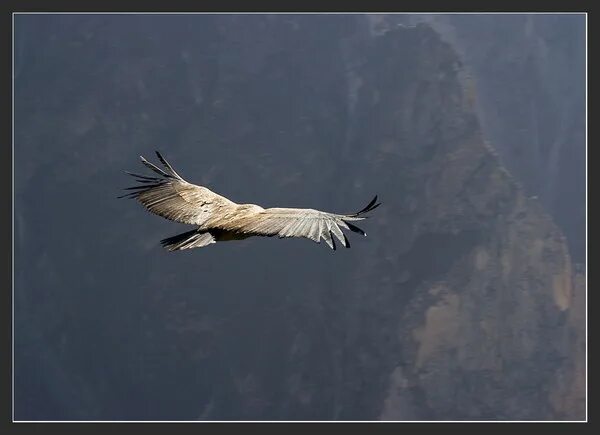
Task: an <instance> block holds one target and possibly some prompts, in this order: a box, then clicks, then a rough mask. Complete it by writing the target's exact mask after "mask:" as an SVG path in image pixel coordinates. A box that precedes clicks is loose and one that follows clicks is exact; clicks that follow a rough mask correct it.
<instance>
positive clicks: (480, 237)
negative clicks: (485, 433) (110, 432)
mask: <svg viewBox="0 0 600 435" xmlns="http://www.w3.org/2000/svg"><path fill="white" fill-rule="evenodd" d="M14 36H15V40H14V59H15V61H14V62H15V65H14V92H15V93H14V110H15V112H14V113H15V144H14V150H15V236H14V237H15V288H14V300H15V319H14V326H15V349H14V350H15V403H14V409H15V418H16V419H18V420H37V419H45V420H62V419H69V420H78V419H84V420H86V419H94V420H138V419H139V420H162V419H164V420H195V419H201V420H240V419H243V420H257V419H259V420H265V419H266V420H286V419H294V420H298V419H313V420H314V419H317V420H331V419H340V420H373V419H387V420H436V419H446V420H455V419H456V420H460V419H582V418H585V409H584V403H585V402H584V399H585V396H584V394H585V390H584V388H585V371H584V368H585V359H584V357H585V353H584V349H585V329H584V314H585V313H584V291H585V283H584V281H583V275H582V273H583V263H584V259H585V16H583V15H416V14H413V15H387V16H386V15H16V16H15V29H14ZM155 149H158V150H160V151H161V152H162V153H163V155H164V156H165V157H166V158H167V159H168V160H169V161H170V162H171V163H172V165H173V166H174V167H175V169H176V170H177V171H178V172H179V173H180V174H181V175H182V176H183V177H184V178H186V179H187V180H188V181H190V182H193V183H197V184H203V185H206V186H207V187H209V188H211V189H213V190H215V191H216V192H218V193H220V194H223V195H225V196H227V197H230V198H231V199H232V200H234V201H236V202H253V203H258V204H260V205H262V206H265V207H267V206H292V207H310V208H317V209H323V210H328V211H333V212H349V211H355V210H358V209H360V208H362V206H364V205H365V204H366V203H367V202H368V200H369V199H370V198H371V197H372V196H373V195H374V194H379V195H380V199H381V200H382V201H383V205H382V206H381V207H380V208H378V209H377V210H376V211H375V212H374V213H373V217H372V218H371V219H369V220H367V221H365V223H364V225H363V226H362V227H363V228H364V229H365V230H366V232H367V233H368V234H369V236H368V237H366V238H361V237H351V238H350V242H351V243H352V249H349V250H345V249H343V250H338V251H336V252H332V251H330V250H329V249H328V248H327V247H326V246H325V245H324V244H321V245H316V244H314V243H312V242H310V241H307V240H276V239H260V238H253V239H248V240H245V241H241V242H235V243H233V242H232V243H222V244H216V245H212V246H210V247H208V248H203V249H197V250H193V251H189V252H178V253H168V252H166V251H165V250H163V249H162V248H161V247H160V245H159V243H158V242H159V240H160V239H162V238H164V237H168V236H172V235H175V234H177V233H178V232H181V231H182V230H185V229H186V228H188V227H186V226H183V225H179V224H175V223H172V222H169V221H166V220H164V219H161V218H159V217H156V216H153V215H150V214H148V213H147V212H145V211H144V210H143V208H142V207H141V206H140V205H138V204H136V203H135V202H133V201H130V200H124V199H120V200H117V199H116V196H117V195H119V194H120V193H121V191H120V189H122V188H123V187H127V186H129V185H131V181H130V180H129V179H128V178H127V177H126V176H125V175H124V174H123V170H132V171H134V172H141V171H144V169H142V167H141V165H140V164H139V159H138V156H139V155H144V156H145V157H147V158H154V156H153V151H154V150H155ZM534 195H535V196H538V197H539V199H530V198H529V197H531V196H534ZM351 236H356V235H355V234H351ZM565 236H566V237H565Z"/></svg>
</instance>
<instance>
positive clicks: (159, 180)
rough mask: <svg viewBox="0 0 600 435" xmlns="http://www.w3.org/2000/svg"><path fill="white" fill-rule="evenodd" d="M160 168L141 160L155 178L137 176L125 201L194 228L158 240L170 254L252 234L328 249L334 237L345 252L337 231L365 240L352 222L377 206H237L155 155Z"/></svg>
mask: <svg viewBox="0 0 600 435" xmlns="http://www.w3.org/2000/svg"><path fill="white" fill-rule="evenodd" d="M156 155H157V156H158V159H159V160H160V162H161V163H162V164H163V166H164V169H161V168H159V167H158V166H156V165H154V164H152V163H150V162H149V161H147V160H146V159H145V158H144V157H142V156H140V158H141V160H142V163H143V164H144V165H145V166H146V167H148V168H149V169H151V170H152V171H153V172H154V173H156V174H157V175H154V174H152V175H153V176H147V175H138V174H134V173H131V172H127V171H125V172H126V173H127V174H129V175H131V176H133V177H135V179H136V181H137V182H139V183H140V184H139V185H136V186H134V187H128V188H127V189H125V190H130V191H131V192H129V193H126V194H125V195H122V196H120V197H119V198H124V197H129V198H134V199H136V200H137V201H139V202H140V203H141V204H142V205H143V206H144V207H146V209H147V210H148V211H150V212H151V213H154V214H157V215H158V216H162V217H164V218H166V219H169V220H172V221H175V222H181V223H184V224H189V225H195V226H196V228H195V229H193V230H191V231H187V232H185V233H182V234H178V235H176V236H173V237H169V238H167V239H164V240H161V244H162V246H164V247H165V248H166V249H168V250H169V251H178V250H182V249H192V248H201V247H204V246H208V245H210V244H212V243H215V242H221V241H226V240H242V239H245V238H248V237H252V236H265V237H272V236H279V238H283V237H304V238H307V239H310V240H313V241H315V242H317V243H320V242H321V240H325V242H326V243H327V244H328V245H329V247H330V248H331V249H333V250H335V248H336V244H335V238H337V239H338V240H339V241H340V243H341V244H342V245H343V246H345V247H346V248H349V247H350V242H349V241H348V238H347V237H346V235H345V234H344V233H343V232H342V228H343V229H346V230H350V231H353V232H355V233H359V234H362V235H363V236H366V233H365V232H364V231H363V230H361V229H360V228H358V227H357V226H355V225H353V224H352V223H351V222H354V221H359V220H363V219H365V218H366V216H364V214H365V213H367V212H370V211H372V210H374V209H375V208H377V207H378V206H379V205H380V203H377V204H376V202H377V196H375V198H373V200H372V201H371V202H370V203H369V204H368V205H367V206H366V207H365V208H363V209H362V210H360V211H359V212H356V213H351V214H335V213H328V212H324V211H319V210H313V209H310V208H262V207H260V206H258V205H256V204H236V203H235V202H233V201H231V200H229V199H227V198H225V197H224V196H221V195H218V194H216V193H214V192H213V191H211V190H210V189H207V188H206V187H203V186H197V185H195V184H192V183H188V182H187V181H185V180H184V179H183V178H182V177H181V176H180V175H179V174H178V173H177V172H175V170H174V169H173V167H172V166H171V165H170V164H169V163H168V162H167V161H166V160H165V159H164V158H163V156H161V155H160V153H159V152H158V151H156Z"/></svg>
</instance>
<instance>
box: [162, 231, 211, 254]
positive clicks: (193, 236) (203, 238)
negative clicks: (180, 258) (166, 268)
mask: <svg viewBox="0 0 600 435" xmlns="http://www.w3.org/2000/svg"><path fill="white" fill-rule="evenodd" d="M211 243H215V238H214V236H213V235H212V234H211V233H209V232H208V231H199V230H192V231H187V232H185V233H181V234H177V235H176V236H173V237H169V238H166V239H163V240H161V241H160V244H161V245H162V246H163V247H164V248H166V249H167V250H169V251H179V250H182V249H191V248H201V247H203V246H207V245H210V244H211Z"/></svg>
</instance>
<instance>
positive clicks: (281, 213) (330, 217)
mask: <svg viewBox="0 0 600 435" xmlns="http://www.w3.org/2000/svg"><path fill="white" fill-rule="evenodd" d="M376 202H377V196H375V198H373V200H372V201H371V202H370V203H369V205H367V206H366V207H365V208H364V209H362V210H361V211H359V212H357V213H353V214H347V215H340V214H334V213H327V212H323V211H319V210H313V209H301V208H267V209H265V210H263V211H260V212H258V213H255V214H252V215H249V216H244V217H241V218H240V219H237V220H234V221H232V222H231V223H229V224H228V225H227V228H224V229H226V230H229V231H234V232H238V233H243V234H251V235H257V236H279V237H280V238H282V237H305V238H307V239H310V240H313V241H315V242H317V243H320V242H321V240H325V242H326V243H327V244H328V245H329V246H330V247H331V249H334V250H335V238H337V239H338V240H339V241H340V243H341V244H342V245H343V246H345V247H346V248H349V247H350V242H349V241H348V238H347V237H346V235H345V234H344V233H343V232H342V228H343V229H347V230H350V231H354V232H356V233H359V234H362V235H363V236H366V233H365V232H364V231H363V230H361V229H360V228H358V227H357V226H355V225H353V224H351V223H350V222H351V221H357V220H362V219H365V218H366V216H363V215H364V214H365V213H367V212H369V211H371V210H374V209H375V208H377V207H378V206H379V205H380V204H376Z"/></svg>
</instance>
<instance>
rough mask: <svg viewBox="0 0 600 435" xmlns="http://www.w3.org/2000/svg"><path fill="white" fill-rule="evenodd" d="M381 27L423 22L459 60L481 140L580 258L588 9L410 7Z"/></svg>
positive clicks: (583, 235) (582, 255) (582, 257)
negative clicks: (471, 90) (418, 10)
mask: <svg viewBox="0 0 600 435" xmlns="http://www.w3.org/2000/svg"><path fill="white" fill-rule="evenodd" d="M375 21H376V22H377V23H378V25H379V27H383V28H385V27H387V26H390V25H394V23H396V22H400V23H412V24H415V23H418V22H426V23H428V24H430V25H431V26H432V27H433V28H434V29H435V30H436V31H438V33H439V34H440V35H441V37H442V39H444V40H446V41H448V42H449V43H451V44H452V46H453V48H455V49H456V50H457V51H458V53H459V55H460V57H461V58H462V59H463V60H464V63H465V69H466V70H467V71H468V73H467V74H468V75H469V80H470V81H472V83H473V84H474V86H475V87H476V88H477V93H476V102H477V104H476V106H477V113H478V116H479V119H480V120H481V124H482V131H483V135H484V138H485V139H486V141H489V142H490V144H491V146H492V147H493V148H494V149H495V150H496V151H497V152H498V154H499V156H500V159H501V161H502V163H503V165H505V166H506V167H507V168H508V169H509V170H510V172H511V173H512V174H513V175H514V177H515V178H516V179H517V180H518V181H519V183H520V184H521V185H522V187H523V189H524V191H525V193H527V194H528V195H535V196H538V197H539V199H540V201H541V203H542V204H543V205H544V208H545V209H546V210H547V211H548V212H549V213H550V215H551V216H552V217H553V219H554V220H555V222H556V223H557V224H558V225H559V227H560V228H561V230H562V231H563V233H564V234H565V235H566V237H567V242H568V244H569V248H570V252H571V256H572V258H573V260H574V261H575V262H577V263H580V264H583V263H585V246H586V233H585V207H584V204H585V194H586V191H585V186H586V174H585V161H586V155H585V150H586V142H585V140H586V138H585V131H586V129H585V128H586V125H585V119H586V48H585V47H586V45H585V41H586V39H585V38H586V33H585V31H586V17H585V16H584V15H583V14H570V15H569V14H505V15H498V14H480V15H476V16H474V15H465V14H446V15H436V14H427V15H421V14H411V15H388V16H384V17H383V18H381V17H380V18H379V19H378V20H377V19H376V20H375Z"/></svg>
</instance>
